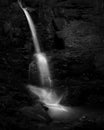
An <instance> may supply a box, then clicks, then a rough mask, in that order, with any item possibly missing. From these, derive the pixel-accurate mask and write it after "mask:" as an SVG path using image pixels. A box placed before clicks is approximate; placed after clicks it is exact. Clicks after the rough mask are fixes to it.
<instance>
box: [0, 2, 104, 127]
mask: <svg viewBox="0 0 104 130" xmlns="http://www.w3.org/2000/svg"><path fill="white" fill-rule="evenodd" d="M23 3H24V5H25V6H27V7H31V8H32V9H33V10H34V11H30V14H31V16H32V18H33V21H34V23H35V25H36V29H37V35H38V39H39V43H40V46H41V50H42V51H43V52H44V53H46V55H47V57H48V62H49V66H50V71H51V75H52V80H53V88H54V89H56V90H57V91H58V92H59V93H60V94H64V100H63V104H67V105H71V106H84V107H91V108H92V107H93V109H94V108H99V109H101V108H103V107H104V0H89V1H88V0H23ZM34 51H35V50H34V47H33V42H32V38H31V33H30V29H29V26H28V23H27V20H26V17H25V15H24V13H23V11H22V10H21V9H20V7H19V5H18V3H17V1H16V0H0V129H1V130H8V129H10V130H12V129H15V128H17V129H19V130H20V129H21V130H33V129H36V130H41V129H45V130H48V129H52V130H53V129H54V130H70V129H71V130H74V129H75V130H76V129H77V130H80V129H81V130H82V129H94V128H98V129H103V128H104V125H103V123H104V119H102V117H101V118H100V117H99V121H98V122H96V120H91V119H88V118H86V117H85V116H83V117H81V118H80V119H78V120H77V121H75V122H74V123H71V122H68V121H67V122H66V123H62V122H57V123H58V124H57V123H56V124H55V123H54V124H51V125H50V126H49V125H47V120H50V118H49V117H44V119H43V118H42V117H38V116H37V115H36V112H35V110H34V109H33V106H35V108H39V110H40V111H39V113H44V112H43V111H44V110H42V109H43V108H40V105H37V104H38V103H37V100H36V99H37V98H36V97H33V96H32V95H31V94H30V92H29V91H28V90H27V88H26V85H27V84H29V83H30V84H33V85H39V82H40V81H39V74H38V70H37V65H36V62H35V59H33V57H32V56H33V53H34ZM32 61H33V66H32V67H31V72H30V79H29V74H28V72H29V64H30V63H31V62H32ZM28 106H29V107H30V108H29V109H28ZM102 114H103V112H102ZM41 115H43V116H44V114H41ZM46 118H47V119H46Z"/></svg>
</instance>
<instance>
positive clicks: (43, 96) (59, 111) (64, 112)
mask: <svg viewBox="0 0 104 130" xmlns="http://www.w3.org/2000/svg"><path fill="white" fill-rule="evenodd" d="M27 87H28V88H29V90H30V91H31V92H32V93H33V94H34V95H37V96H38V97H39V101H40V102H42V103H43V104H44V105H45V106H46V107H47V108H49V114H50V115H51V116H55V117H57V116H58V117H59V116H65V117H68V114H69V107H66V106H63V105H61V104H60V102H61V100H62V96H61V97H58V96H57V95H56V93H55V91H53V90H51V89H50V90H49V89H44V88H38V87H36V86H32V85H28V86H27ZM70 111H71V108H70Z"/></svg>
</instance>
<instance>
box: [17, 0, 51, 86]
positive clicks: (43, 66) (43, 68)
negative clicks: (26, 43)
mask: <svg viewBox="0 0 104 130" xmlns="http://www.w3.org/2000/svg"><path fill="white" fill-rule="evenodd" d="M18 3H19V5H20V7H21V9H22V10H23V12H24V13H25V16H26V18H27V21H28V24H29V27H30V30H31V34H32V38H33V43H34V48H35V49H36V54H34V56H36V59H37V65H38V69H39V72H40V78H41V83H42V86H44V87H47V86H48V87H51V78H50V71H49V66H48V62H47V58H46V56H45V54H44V53H42V52H41V50H40V47H39V42H38V38H37V35H36V29H35V25H34V23H33V20H32V18H31V16H30V14H29V13H28V10H27V8H24V7H23V6H22V4H21V2H20V1H18Z"/></svg>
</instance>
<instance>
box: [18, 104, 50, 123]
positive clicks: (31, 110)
mask: <svg viewBox="0 0 104 130" xmlns="http://www.w3.org/2000/svg"><path fill="white" fill-rule="evenodd" d="M20 111H21V112H22V114H24V115H25V116H27V118H28V119H29V120H31V121H34V122H35V121H39V122H41V123H42V122H43V123H47V122H49V121H51V118H50V116H49V115H48V113H47V111H46V110H45V109H44V107H42V105H41V104H40V103H38V104H36V105H35V106H31V107H28V106H27V107H24V108H21V110H20Z"/></svg>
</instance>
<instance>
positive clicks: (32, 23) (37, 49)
mask: <svg viewBox="0 0 104 130" xmlns="http://www.w3.org/2000/svg"><path fill="white" fill-rule="evenodd" d="M18 3H19V5H20V7H21V9H22V10H23V12H24V13H25V16H26V18H27V21H28V24H29V27H30V30H31V34H32V38H33V43H34V48H35V50H36V53H40V47H39V42H38V39H37V34H36V29H35V25H34V22H33V20H32V18H31V16H30V14H29V13H28V10H27V8H24V7H23V6H22V4H21V2H20V1H19V0H18Z"/></svg>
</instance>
